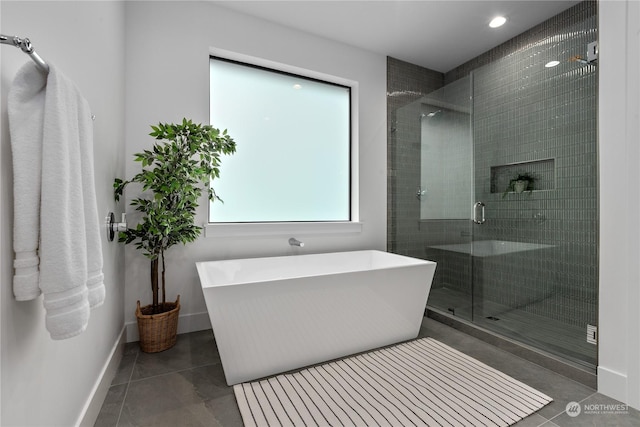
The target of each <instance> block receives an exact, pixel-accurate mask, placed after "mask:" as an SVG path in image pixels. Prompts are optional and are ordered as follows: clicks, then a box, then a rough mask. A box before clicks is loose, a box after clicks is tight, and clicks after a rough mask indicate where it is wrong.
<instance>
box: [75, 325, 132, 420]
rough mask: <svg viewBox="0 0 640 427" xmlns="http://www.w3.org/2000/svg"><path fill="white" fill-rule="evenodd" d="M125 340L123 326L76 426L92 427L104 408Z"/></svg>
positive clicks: (122, 352) (120, 359)
mask: <svg viewBox="0 0 640 427" xmlns="http://www.w3.org/2000/svg"><path fill="white" fill-rule="evenodd" d="M125 342H126V341H125V328H124V327H123V328H122V331H121V332H120V338H118V340H116V342H115V343H114V345H113V348H112V349H111V353H110V354H109V357H108V358H107V361H106V362H105V365H104V367H103V368H102V371H101V372H100V375H98V378H97V379H96V382H95V384H94V386H93V389H92V390H91V393H90V394H89V396H88V398H87V401H86V403H85V405H84V408H82V412H81V413H80V416H79V417H78V421H77V422H76V426H87V427H92V426H93V425H94V424H95V423H96V420H97V419H98V414H100V409H102V404H103V403H104V399H105V398H106V397H107V393H108V392H109V387H111V383H112V382H113V378H114V377H115V376H116V373H117V371H118V367H119V366H120V362H121V361H122V356H123V355H124V345H125Z"/></svg>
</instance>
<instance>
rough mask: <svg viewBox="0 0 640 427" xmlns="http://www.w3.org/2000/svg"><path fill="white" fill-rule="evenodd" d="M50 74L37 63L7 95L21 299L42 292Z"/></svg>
mask: <svg viewBox="0 0 640 427" xmlns="http://www.w3.org/2000/svg"><path fill="white" fill-rule="evenodd" d="M46 84H47V76H46V75H45V74H44V73H42V72H41V71H40V70H38V68H37V67H36V65H35V64H34V63H27V64H25V66H23V67H22V68H21V69H20V70H19V71H18V74H16V77H15V79H14V81H13V86H12V87H11V90H10V91H9V95H8V98H7V104H8V110H9V128H10V132H11V151H12V154H13V211H14V215H13V250H14V251H15V260H14V262H13V266H14V269H15V273H14V276H13V293H14V295H15V297H16V299H17V300H18V301H26V300H31V299H34V298H35V297H37V296H38V295H40V288H39V287H38V285H39V276H38V264H39V262H40V260H39V259H38V240H39V238H40V233H39V232H40V182H41V175H42V129H43V127H44V97H45V86H46Z"/></svg>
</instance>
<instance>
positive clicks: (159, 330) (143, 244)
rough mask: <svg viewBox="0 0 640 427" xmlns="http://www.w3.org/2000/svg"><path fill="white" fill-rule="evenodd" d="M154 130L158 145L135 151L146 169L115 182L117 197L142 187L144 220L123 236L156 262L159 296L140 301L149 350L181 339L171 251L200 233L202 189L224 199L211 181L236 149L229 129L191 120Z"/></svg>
mask: <svg viewBox="0 0 640 427" xmlns="http://www.w3.org/2000/svg"><path fill="white" fill-rule="evenodd" d="M151 129H152V132H151V133H150V134H149V135H151V136H152V137H154V138H155V139H156V142H155V143H154V145H153V147H152V149H150V150H144V152H142V153H136V154H134V157H135V161H136V162H140V165H141V169H142V170H141V171H140V172H139V173H138V174H137V175H135V176H134V177H133V178H131V179H130V180H122V179H119V178H116V179H115V181H114V184H113V187H114V196H115V199H116V201H118V200H119V199H120V197H121V196H122V195H123V192H124V189H125V187H126V186H127V185H128V184H130V183H138V184H140V185H141V186H142V193H141V195H140V197H138V198H135V199H133V200H131V202H130V205H131V206H132V207H134V208H135V210H136V211H138V212H140V213H141V215H142V216H141V219H140V222H139V223H138V224H137V226H136V227H135V228H130V229H127V230H126V231H124V232H121V233H120V234H119V239H118V240H119V241H120V242H124V243H135V244H136V249H140V250H142V252H143V254H144V255H145V256H146V257H147V258H149V260H150V261H151V290H152V293H153V300H152V303H151V304H150V305H146V306H144V307H140V301H138V303H137V309H136V318H137V320H138V331H139V332H140V348H141V349H142V351H145V352H148V353H154V352H159V351H163V350H166V349H168V348H171V347H172V346H173V345H174V344H175V343H176V337H177V327H178V313H179V311H180V296H179V295H178V296H177V299H176V301H175V302H167V301H166V290H165V289H166V287H165V259H164V254H165V251H166V250H167V249H169V248H170V247H171V246H173V245H175V244H177V243H182V244H186V243H188V242H192V241H194V240H195V239H196V238H197V237H198V236H199V235H200V231H201V227H198V226H197V225H195V223H194V222H195V213H196V208H197V207H198V201H199V198H200V196H201V194H202V190H203V188H204V187H206V188H207V191H208V195H209V200H212V201H213V200H220V198H219V197H218V196H217V195H216V193H215V191H214V189H213V187H211V185H210V181H211V180H213V179H214V178H218V177H219V174H220V170H219V167H220V156H221V155H222V154H232V153H234V152H235V151H236V144H235V142H234V141H233V139H232V138H231V137H230V136H229V135H228V134H227V131H226V130H225V131H222V132H221V131H220V130H218V129H215V128H213V127H212V126H210V125H202V124H194V123H193V122H192V121H191V120H187V119H183V120H182V123H180V124H163V123H160V124H158V125H157V126H151ZM160 265H161V266H162V270H160ZM159 282H160V283H159ZM160 284H161V286H160ZM160 288H161V289H162V298H161V300H160V296H159V290H160Z"/></svg>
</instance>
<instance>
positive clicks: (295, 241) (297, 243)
mask: <svg viewBox="0 0 640 427" xmlns="http://www.w3.org/2000/svg"><path fill="white" fill-rule="evenodd" d="M289 244H290V245H291V246H300V247H301V248H302V247H304V243H302V242H301V241H300V240H298V239H296V238H295V237H292V238H290V239H289Z"/></svg>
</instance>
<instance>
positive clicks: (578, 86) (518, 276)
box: [388, 2, 598, 367]
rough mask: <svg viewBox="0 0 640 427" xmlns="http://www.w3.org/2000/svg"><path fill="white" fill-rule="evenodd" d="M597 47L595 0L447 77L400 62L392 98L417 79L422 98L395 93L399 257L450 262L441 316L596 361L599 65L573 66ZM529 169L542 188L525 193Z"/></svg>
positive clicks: (434, 300)
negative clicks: (574, 58)
mask: <svg viewBox="0 0 640 427" xmlns="http://www.w3.org/2000/svg"><path fill="white" fill-rule="evenodd" d="M596 39H597V18H596V4H595V2H584V3H580V4H578V5H576V6H574V7H572V8H571V9H569V10H567V11H565V12H563V13H562V14H561V15H559V16H557V17H555V18H552V19H550V20H549V21H547V22H545V23H543V24H540V25H539V26H537V27H536V28H535V29H532V30H531V31H528V32H526V33H524V34H522V35H520V36H518V37H516V38H515V39H513V40H511V41H510V42H507V43H505V44H504V45H501V46H499V47H497V48H495V49H493V50H492V51H490V52H488V53H486V54H484V55H482V56H481V57H478V58H476V59H474V60H472V61H470V62H469V63H467V64H464V65H462V66H460V67H458V68H456V69H454V70H452V71H450V72H448V73H446V74H444V75H440V76H441V80H440V81H438V73H435V72H432V71H429V70H425V71H424V73H425V74H424V75H419V74H418V73H417V72H416V68H415V66H408V65H406V63H401V62H400V61H394V60H393V59H390V62H389V64H390V73H389V80H390V81H389V92H390V93H392V92H393V91H396V93H397V91H398V90H399V88H397V87H394V84H395V82H400V81H401V79H400V78H399V76H400V75H401V74H403V73H405V72H406V73H408V74H409V77H410V78H413V79H414V80H415V82H416V87H415V88H413V87H410V88H408V89H409V90H415V91H417V90H418V88H419V90H420V91H421V93H422V94H423V95H422V96H420V97H417V96H413V97H410V96H407V97H405V98H404V102H403V100H401V99H399V97H390V98H389V120H390V121H392V122H393V123H394V131H393V132H389V147H388V158H389V183H388V189H389V193H390V194H389V215H388V216H389V230H388V248H389V250H390V251H391V252H396V253H400V254H406V255H410V256H415V257H419V258H424V259H429V260H433V261H436V262H437V263H438V268H437V271H436V275H435V278H434V281H433V286H432V290H431V293H430V296H429V301H428V307H429V308H430V309H431V310H434V311H436V312H438V313H440V314H441V315H446V316H450V317H451V318H457V319H463V320H464V321H466V322H470V323H471V324H473V325H476V326H478V327H481V328H483V329H486V330H489V331H491V332H494V333H497V334H500V335H503V336H505V337H508V338H509V339H512V340H516V341H518V342H520V343H524V344H526V345H529V346H532V347H534V348H537V349H540V350H543V351H545V352H548V353H551V354H554V355H558V356H561V357H562V358H565V359H568V360H571V361H573V362H576V363H579V364H581V365H583V366H587V367H594V366H595V365H596V362H597V360H596V357H597V293H598V283H597V277H598V271H597V269H598V267H597V265H598V262H597V261H598V259H597V257H598V253H597V250H598V241H597V236H598V213H597V206H598V204H597V108H596V106H597V67H596V66H595V64H594V63H589V62H587V61H568V60H567V59H566V58H570V57H572V56H574V55H582V56H584V57H586V55H585V53H586V50H587V46H588V45H589V43H592V42H593V41H594V40H596ZM582 56H581V57H582ZM563 58H564V59H563ZM555 59H562V60H561V61H559V64H558V65H557V66H555V67H545V64H547V63H548V62H550V61H551V60H555ZM403 70H404V71H403ZM404 78H405V80H404V81H405V82H406V78H407V75H404ZM398 84H400V83H398ZM405 84H406V83H405ZM403 89H404V90H407V88H406V87H405V88H403ZM519 175H528V176H529V183H528V184H522V186H520V187H518V186H516V187H514V182H515V180H516V179H517V178H518V176H519ZM416 189H418V190H417V192H416ZM417 196H419V197H417Z"/></svg>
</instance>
